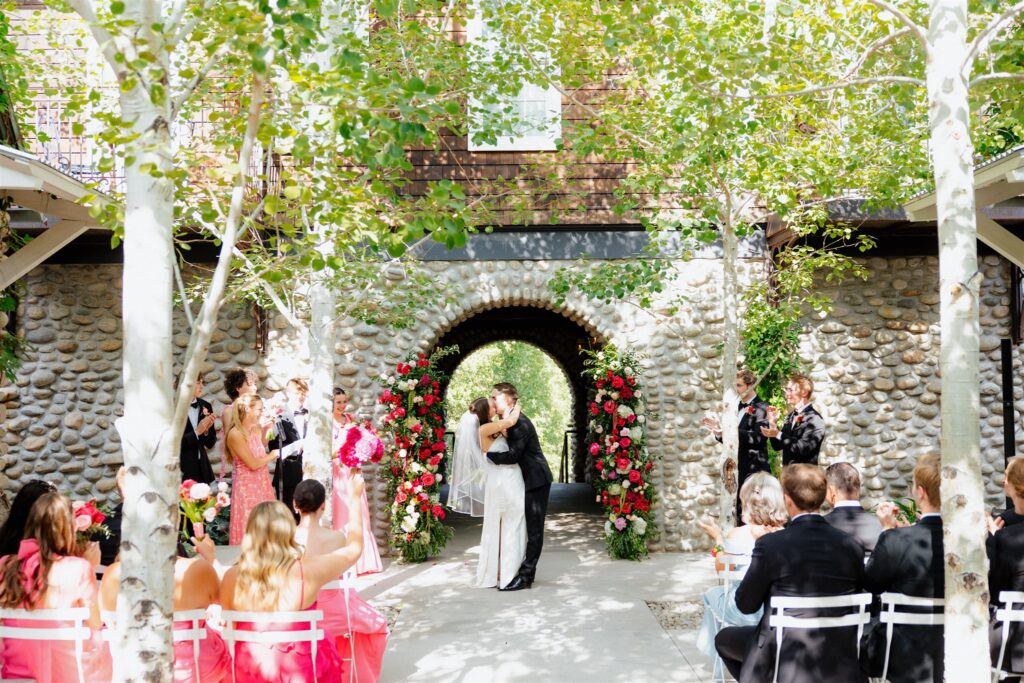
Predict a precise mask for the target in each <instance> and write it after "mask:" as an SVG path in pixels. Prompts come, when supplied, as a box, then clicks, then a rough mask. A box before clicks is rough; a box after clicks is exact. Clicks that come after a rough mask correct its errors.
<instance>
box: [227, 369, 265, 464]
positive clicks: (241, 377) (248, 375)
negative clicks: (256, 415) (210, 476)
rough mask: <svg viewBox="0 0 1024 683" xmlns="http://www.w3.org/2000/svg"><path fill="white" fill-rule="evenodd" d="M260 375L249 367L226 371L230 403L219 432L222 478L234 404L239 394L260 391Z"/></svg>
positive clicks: (246, 394)
mask: <svg viewBox="0 0 1024 683" xmlns="http://www.w3.org/2000/svg"><path fill="white" fill-rule="evenodd" d="M258 382H259V377H258V376H257V375H256V373H255V372H254V371H252V370H249V369H248V368H232V369H231V370H228V371H227V372H225V373H224V393H226V394H227V395H228V404H227V405H226V406H224V408H223V410H221V411H220V432H219V433H218V434H217V441H219V442H220V447H221V454H220V455H221V457H220V478H221V479H223V478H224V466H225V464H226V463H227V459H228V458H227V439H226V437H227V432H228V430H229V429H231V421H232V420H233V419H234V418H233V415H234V413H233V412H232V411H233V408H232V406H233V405H234V403H235V401H237V400H238V397H239V396H249V395H253V394H256V393H258V392H259V386H258Z"/></svg>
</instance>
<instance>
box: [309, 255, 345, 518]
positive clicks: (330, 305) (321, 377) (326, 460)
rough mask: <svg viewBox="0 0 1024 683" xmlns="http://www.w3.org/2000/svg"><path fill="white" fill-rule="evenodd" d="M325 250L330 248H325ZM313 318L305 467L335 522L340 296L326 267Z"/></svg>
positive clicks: (313, 294)
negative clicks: (334, 420)
mask: <svg viewBox="0 0 1024 683" xmlns="http://www.w3.org/2000/svg"><path fill="white" fill-rule="evenodd" d="M321 251H326V248H325V247H323V246H322V247H321ZM309 299H310V320H309V328H308V332H307V335H306V340H307V344H308V349H309V359H310V377H309V398H308V399H307V400H308V403H309V426H308V428H307V432H306V441H305V446H304V448H303V456H302V459H303V462H302V467H303V470H304V471H305V473H306V475H307V476H310V477H312V478H314V479H317V480H319V481H321V482H322V483H323V484H324V487H325V488H326V489H327V503H326V505H327V509H326V510H325V511H324V517H323V518H324V520H326V524H327V525H328V526H331V525H332V524H333V519H334V517H333V510H332V505H331V491H332V488H333V486H332V484H333V481H332V479H331V460H332V457H333V455H334V446H333V443H332V436H333V430H332V417H331V414H332V411H333V407H334V397H333V389H334V317H335V307H336V303H337V296H336V295H335V293H334V290H333V289H332V287H331V283H330V282H329V281H328V271H327V270H326V269H324V270H321V271H319V272H314V273H313V283H312V286H311V287H310V290H309Z"/></svg>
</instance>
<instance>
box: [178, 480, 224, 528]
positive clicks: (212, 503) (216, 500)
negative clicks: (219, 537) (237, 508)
mask: <svg viewBox="0 0 1024 683" xmlns="http://www.w3.org/2000/svg"><path fill="white" fill-rule="evenodd" d="M216 487H217V488H216V492H215V491H214V488H213V487H211V486H210V485H209V484H204V483H203V482H197V481H192V480H191V479H186V480H185V481H183V482H181V487H180V488H179V489H178V505H179V507H180V508H181V513H182V514H183V515H185V517H186V518H187V519H188V521H190V522H192V528H193V530H194V534H195V537H196V538H202V537H203V536H204V535H205V525H206V524H209V523H211V522H213V520H215V519H216V518H217V515H218V514H219V513H220V511H221V510H222V509H224V508H226V507H228V506H229V505H231V496H230V495H229V494H228V485H227V483H226V482H223V481H221V482H218V483H217V485H216Z"/></svg>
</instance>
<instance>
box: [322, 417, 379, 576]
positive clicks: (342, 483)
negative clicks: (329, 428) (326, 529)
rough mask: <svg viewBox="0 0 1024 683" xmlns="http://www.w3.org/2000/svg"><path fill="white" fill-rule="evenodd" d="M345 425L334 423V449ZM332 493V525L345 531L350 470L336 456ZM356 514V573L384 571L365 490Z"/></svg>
mask: <svg viewBox="0 0 1024 683" xmlns="http://www.w3.org/2000/svg"><path fill="white" fill-rule="evenodd" d="M345 426H346V425H344V424H338V422H335V423H334V445H335V450H337V448H338V447H339V446H340V444H341V436H342V433H343V431H344V428H345ZM331 473H332V477H331V478H332V480H333V486H332V489H333V491H332V493H331V510H332V516H333V518H334V519H332V520H331V521H332V522H333V525H332V526H333V527H334V529H335V530H336V531H345V530H346V529H347V528H348V520H349V516H350V514H351V513H350V512H349V509H348V502H349V493H348V492H349V484H350V483H351V481H352V470H351V468H349V467H345V466H344V465H341V464H339V463H338V460H337V458H335V459H333V460H332V461H331ZM358 514H361V515H362V516H363V554H362V555H360V556H359V561H358V562H356V573H357V574H360V575H362V574H374V573H376V572H380V571H384V565H383V563H382V562H381V561H380V550H379V549H378V548H377V539H376V538H375V537H374V535H373V525H372V524H371V522H370V503H369V501H368V500H367V499H366V491H363V500H362V504H361V505H360V506H359V510H358Z"/></svg>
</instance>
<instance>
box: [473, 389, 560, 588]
mask: <svg viewBox="0 0 1024 683" xmlns="http://www.w3.org/2000/svg"><path fill="white" fill-rule="evenodd" d="M491 399H492V400H493V401H494V404H495V406H496V407H497V409H498V412H500V413H501V414H502V415H503V416H504V415H508V413H509V411H510V410H512V408H513V407H514V406H515V404H516V401H518V400H519V392H518V391H517V390H516V388H515V386H513V385H511V384H508V383H507V382H503V383H501V384H495V385H494V390H493V391H492V392H491ZM487 457H488V459H489V460H490V461H491V462H493V463H494V464H495V465H519V468H520V469H521V470H522V471H523V482H524V483H525V484H526V558H525V559H523V564H522V565H521V566H520V567H519V572H518V573H517V574H516V576H515V578H513V579H512V581H511V582H509V584H508V585H507V586H505V587H504V588H502V589H501V590H503V591H518V590H522V589H524V588H530V587H531V586H533V578H534V576H536V574H537V561H538V560H540V551H541V548H542V547H543V545H544V515H546V514H547V511H548V494H550V493H551V482H552V480H553V477H552V476H551V468H549V467H548V461H547V459H546V458H545V457H544V453H543V452H541V450H540V441H539V440H538V439H537V430H536V429H534V428H533V423H532V422H530V418H528V417H526V415H525V414H523V415H520V416H519V421H518V422H516V423H515V424H514V425H513V426H512V427H510V428H509V430H508V451H506V452H501V453H488V454H487Z"/></svg>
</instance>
